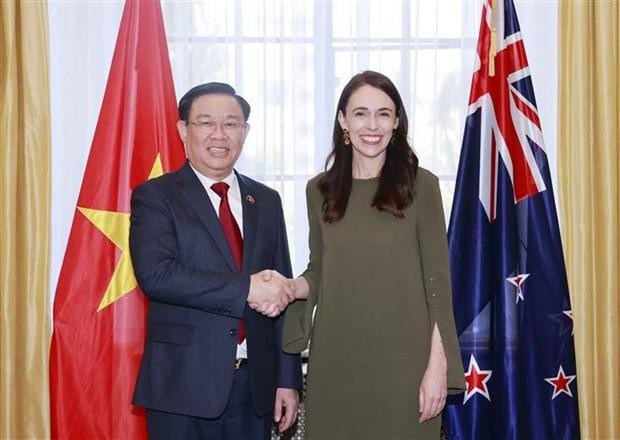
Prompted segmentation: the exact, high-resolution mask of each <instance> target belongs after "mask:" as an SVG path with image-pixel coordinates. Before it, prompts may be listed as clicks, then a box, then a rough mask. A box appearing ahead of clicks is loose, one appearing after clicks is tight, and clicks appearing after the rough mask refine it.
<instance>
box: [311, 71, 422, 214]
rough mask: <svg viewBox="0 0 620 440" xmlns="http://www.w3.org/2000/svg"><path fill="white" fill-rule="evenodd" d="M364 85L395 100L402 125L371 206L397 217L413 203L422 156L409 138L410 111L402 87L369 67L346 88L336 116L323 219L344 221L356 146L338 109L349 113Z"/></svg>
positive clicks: (322, 180) (325, 180) (321, 187)
mask: <svg viewBox="0 0 620 440" xmlns="http://www.w3.org/2000/svg"><path fill="white" fill-rule="evenodd" d="M363 85H369V86H372V87H375V88H377V89H379V90H381V91H383V92H384V93H385V94H387V95H388V96H389V97H390V99H391V100H392V101H393V102H394V106H395V107H396V117H397V118H398V127H397V128H396V129H395V130H394V132H393V134H392V139H391V140H390V143H389V144H388V147H387V150H386V158H385V163H384V164H383V168H382V169H381V174H380V176H379V187H378V188H377V192H376V193H375V196H374V198H373V200H372V204H371V206H373V207H375V208H377V209H378V210H379V211H388V212H391V213H392V214H393V215H394V216H395V217H398V218H403V217H404V214H403V210H404V209H405V208H406V207H407V206H409V205H410V204H411V203H412V202H413V197H414V187H415V179H416V175H417V172H418V158H417V156H416V155H415V153H414V152H413V150H412V149H411V146H410V145H409V142H408V141H407V129H408V121H407V113H406V111H405V107H404V105H403V101H402V99H401V97H400V94H399V93H398V90H397V89H396V87H395V86H394V84H393V83H392V81H390V79H389V78H388V77H386V76H385V75H382V74H381V73H378V72H373V71H370V70H367V71H365V72H362V73H358V74H357V75H355V76H354V77H353V78H351V80H350V81H349V82H348V83H347V85H346V86H345V87H344V89H343V90H342V93H341V95H340V99H339V100H338V107H337V108H336V117H335V118H334V133H333V148H332V151H331V152H330V153H329V155H328V156H327V160H326V161H325V170H326V171H325V174H324V175H323V176H322V177H321V178H320V179H319V182H318V185H319V190H320V191H321V194H322V195H323V198H324V201H323V220H324V221H326V222H328V223H332V222H336V221H338V220H340V219H341V218H342V217H343V216H344V214H345V212H346V210H347V204H348V203H349V196H350V195H351V186H352V184H353V175H352V165H353V152H352V145H345V143H344V139H343V130H342V127H340V123H339V122H338V112H339V111H341V112H342V113H343V114H346V106H347V103H348V102H349V98H350V97H351V95H352V94H353V92H355V91H356V90H357V89H359V88H360V87H362V86H363Z"/></svg>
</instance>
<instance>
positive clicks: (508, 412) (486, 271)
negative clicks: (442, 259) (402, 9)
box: [444, 0, 579, 440]
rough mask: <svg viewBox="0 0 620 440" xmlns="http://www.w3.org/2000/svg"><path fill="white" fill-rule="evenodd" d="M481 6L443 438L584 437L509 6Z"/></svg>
mask: <svg viewBox="0 0 620 440" xmlns="http://www.w3.org/2000/svg"><path fill="white" fill-rule="evenodd" d="M494 3H495V4H494V6H493V9H492V8H491V5H490V1H489V2H488V3H486V4H485V5H484V6H483V11H482V20H481V24H480V36H479V40H478V48H477V53H478V63H477V65H476V70H475V72H474V75H473V80H472V85H471V92H470V98H469V108H468V116H467V120H466V124H465V133H464V137H463V146H462V150H461V158H460V163H459V169H458V175H457V182H456V191H455V198H454V204H453V207H452V214H451V217H450V227H449V231H448V235H449V246H450V259H451V264H452V280H453V295H454V313H455V317H456V326H457V331H458V334H459V342H460V346H461V356H462V359H463V364H464V366H465V382H466V391H465V394H464V396H457V397H458V398H453V399H452V400H451V401H449V405H448V406H447V408H446V411H445V412H444V427H445V431H446V434H447V436H448V438H449V439H451V440H452V439H476V440H478V439H494V440H495V439H545V440H547V439H554V440H555V439H576V438H579V415H578V407H577V381H576V371H575V351H574V344H573V334H572V333H573V325H572V324H573V323H572V319H573V316H572V311H571V306H570V299H569V295H568V284H567V280H566V271H565V268H564V257H563V255H562V244H561V241H560V232H559V228H558V221H557V215H556V210H555V202H554V198H553V189H552V186H551V176H550V170H549V163H548V160H547V155H546V153H545V145H544V142H543V135H542V130H541V125H540V120H539V117H538V111H537V108H536V101H535V99H534V90H533V87H532V81H531V78H530V70H529V67H528V63H527V57H526V55H525V47H524V44H523V40H522V38H521V32H520V28H519V22H518V20H517V15H516V11H515V7H514V4H513V2H512V0H504V1H500V0H496V1H495V2H494Z"/></svg>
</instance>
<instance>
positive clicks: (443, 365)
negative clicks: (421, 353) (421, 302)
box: [419, 324, 448, 423]
mask: <svg viewBox="0 0 620 440" xmlns="http://www.w3.org/2000/svg"><path fill="white" fill-rule="evenodd" d="M447 395H448V365H447V361H446V354H445V352H444V349H443V343H442V342H441V336H440V335H439V329H438V328H437V325H436V324H435V328H434V329H433V336H432V341H431V352H430V356H429V359H428V365H427V366H426V371H425V372H424V376H423V377H422V382H421V383H420V396H419V405H420V419H419V422H420V423H423V422H426V421H427V420H430V419H432V418H435V417H437V416H438V415H439V414H440V413H441V411H442V410H443V408H444V406H445V405H446V397H447Z"/></svg>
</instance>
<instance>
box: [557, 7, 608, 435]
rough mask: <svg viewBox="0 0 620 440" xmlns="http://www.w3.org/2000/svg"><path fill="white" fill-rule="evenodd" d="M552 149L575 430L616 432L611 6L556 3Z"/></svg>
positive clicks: (587, 433) (596, 432) (602, 432)
mask: <svg viewBox="0 0 620 440" xmlns="http://www.w3.org/2000/svg"><path fill="white" fill-rule="evenodd" d="M559 12H560V22H559V49H560V50H559V109H558V110H559V111H558V115H559V118H558V119H559V121H558V123H559V126H558V146H559V147H558V159H559V187H560V191H559V193H560V195H561V217H562V220H563V221H562V227H563V237H564V247H565V255H566V263H567V271H568V278H569V284H570V291H571V297H572V305H573V314H574V326H575V346H576V347H575V348H576V352H577V374H578V378H577V380H578V388H579V410H580V421H581V434H582V437H583V438H585V439H618V438H620V343H619V341H620V298H619V296H620V292H619V288H618V274H619V273H620V250H619V243H618V242H619V229H620V225H619V224H618V217H619V216H618V214H619V213H620V211H619V208H618V201H619V200H620V192H619V186H620V185H619V183H620V179H619V177H618V175H619V174H620V166H619V165H618V159H619V157H618V149H619V147H620V144H619V141H618V138H619V137H620V128H619V127H620V70H619V69H618V63H619V61H618V60H620V34H619V30H618V29H619V27H620V6H619V2H617V1H594V0H590V1H561V2H560V3H559Z"/></svg>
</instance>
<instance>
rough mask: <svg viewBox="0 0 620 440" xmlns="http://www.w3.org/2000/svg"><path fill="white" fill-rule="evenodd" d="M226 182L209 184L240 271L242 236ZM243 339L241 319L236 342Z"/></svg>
mask: <svg viewBox="0 0 620 440" xmlns="http://www.w3.org/2000/svg"><path fill="white" fill-rule="evenodd" d="M228 188H229V186H228V184H227V183H226V182H218V183H214V184H213V185H211V189H212V190H213V191H215V192H216V193H217V195H218V196H220V198H221V199H222V200H221V201H220V210H219V215H220V224H221V225H222V229H223V230H224V235H226V240H227V241H228V246H229V247H230V251H231V253H232V256H233V258H234V260H235V263H236V264H237V269H238V270H239V271H241V268H242V264H243V238H242V237H241V230H240V229H239V225H238V224H237V221H236V220H235V217H234V216H233V213H232V211H231V210H230V204H229V203H228ZM244 339H245V326H244V325H243V320H240V321H239V332H238V334H237V343H238V344H241V343H242V342H243V340H244Z"/></svg>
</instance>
